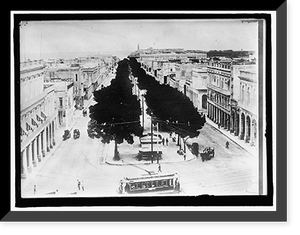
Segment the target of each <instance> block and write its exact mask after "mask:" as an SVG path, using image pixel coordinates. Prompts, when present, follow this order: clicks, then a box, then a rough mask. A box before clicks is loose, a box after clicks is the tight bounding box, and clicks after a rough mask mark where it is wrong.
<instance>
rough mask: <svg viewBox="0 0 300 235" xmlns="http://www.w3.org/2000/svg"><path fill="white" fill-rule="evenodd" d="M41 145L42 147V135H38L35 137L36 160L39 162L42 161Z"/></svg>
mask: <svg viewBox="0 0 300 235" xmlns="http://www.w3.org/2000/svg"><path fill="white" fill-rule="evenodd" d="M41 145H42V133H40V134H39V135H38V136H37V137H36V149H37V158H38V161H39V162H41V161H42V146H41Z"/></svg>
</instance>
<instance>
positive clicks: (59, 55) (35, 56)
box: [20, 48, 254, 62]
mask: <svg viewBox="0 0 300 235" xmlns="http://www.w3.org/2000/svg"><path fill="white" fill-rule="evenodd" d="M145 49H149V48H140V50H145ZM153 49H157V50H163V49H173V48H153ZM181 49H183V50H199V51H204V52H209V51H254V50H244V49H242V50H233V49H223V50H217V49H211V50H208V51H207V50H201V49H185V48H181ZM135 51H137V50H135ZM135 51H100V52H50V53H44V54H39V53H28V54H26V60H40V59H42V60H47V59H74V58H77V57H88V56H97V55H102V56H103V55H111V56H116V57H118V58H119V59H120V60H122V59H124V58H127V57H128V56H129V55H130V54H131V53H132V52H135ZM20 58H21V62H22V61H25V55H22V56H21V57H20Z"/></svg>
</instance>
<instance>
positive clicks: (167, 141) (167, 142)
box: [166, 138, 169, 146]
mask: <svg viewBox="0 0 300 235" xmlns="http://www.w3.org/2000/svg"><path fill="white" fill-rule="evenodd" d="M168 144H169V139H168V138H166V145H167V146H168Z"/></svg>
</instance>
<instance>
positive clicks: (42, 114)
mask: <svg viewBox="0 0 300 235" xmlns="http://www.w3.org/2000/svg"><path fill="white" fill-rule="evenodd" d="M41 116H42V117H43V118H44V120H46V119H47V115H46V114H45V113H44V112H43V111H41Z"/></svg>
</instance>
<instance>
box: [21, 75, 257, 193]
mask: <svg viewBox="0 0 300 235" xmlns="http://www.w3.org/2000/svg"><path fill="white" fill-rule="evenodd" d="M113 77H114V75H113V74H112V73H110V74H109V75H108V76H107V78H106V79H105V80H104V81H103V85H104V86H108V85H109V84H110V80H111V79H112V78H113ZM100 86H101V85H100ZM100 86H99V87H100ZM93 102H94V101H93V99H91V100H90V101H87V102H86V105H91V104H93ZM88 121H89V117H88V115H87V116H86V117H83V116H82V115H81V113H79V114H78V115H77V116H76V118H75V124H74V126H73V129H79V130H80V138H79V139H76V140H75V139H74V138H73V136H72V137H71V138H70V139H68V140H66V141H62V142H60V141H58V142H59V145H58V146H57V148H56V149H55V150H54V152H53V153H52V155H51V156H49V157H48V159H46V162H45V163H44V164H43V166H42V167H41V168H40V169H37V171H36V172H34V173H33V174H34V176H32V177H30V178H29V179H27V180H26V181H22V184H23V185H22V197H53V196H54V197H56V196H59V197H70V196H80V197H82V196H87V197H89V196H93V197H95V196H96V197H97V196H100V197H101V196H116V195H117V193H116V189H117V188H118V186H119V181H120V180H121V179H123V178H124V177H125V176H141V175H144V174H147V171H153V172H157V170H158V168H157V166H158V165H157V163H156V162H154V163H153V164H151V163H149V162H144V163H143V162H138V161H136V160H135V159H133V158H132V156H131V158H126V156H127V155H126V151H127V152H128V151H129V152H130V151H131V152H132V151H133V152H134V153H137V152H138V149H137V148H135V147H136V146H138V141H135V143H134V144H133V145H132V146H131V145H129V144H127V143H123V144H121V145H119V151H120V155H121V161H118V162H114V161H112V160H111V161H110V160H109V158H112V151H111V148H110V146H111V145H112V144H113V143H111V144H110V145H105V144H103V143H102V142H101V141H100V140H99V139H91V138H89V137H88V136H87V131H86V129H87V123H88ZM148 121H149V120H148ZM161 135H162V136H164V137H167V136H168V135H169V134H168V133H161ZM57 138H61V137H60V136H59V137H57ZM136 139H137V138H136ZM226 141H229V148H228V149H227V148H226V147H225V142H226ZM194 142H197V143H198V144H199V150H200V151H201V150H203V148H204V147H207V146H209V147H214V148H215V157H214V158H213V159H211V160H210V161H205V162H202V161H201V158H200V157H199V158H197V157H195V156H194V155H192V154H191V153H189V156H191V157H188V158H187V159H186V161H185V160H183V158H182V156H179V155H178V154H177V153H176V150H177V149H178V146H176V144H175V143H172V142H171V143H170V144H169V146H164V147H163V149H164V151H163V152H164V154H165V155H163V159H162V160H161V161H160V163H161V166H162V172H163V173H174V172H176V173H178V174H179V176H180V181H181V187H182V192H181V193H182V195H201V194H213V195H254V194H257V193H258V159H257V157H255V156H253V155H251V154H250V153H248V152H247V151H246V150H244V149H243V148H242V147H240V146H239V145H237V144H236V143H235V142H233V141H231V140H230V139H229V138H228V137H226V136H225V135H223V134H222V133H221V132H219V131H218V130H216V129H215V128H213V127H212V126H211V125H209V124H208V123H206V124H205V126H204V128H203V129H202V130H201V133H200V135H199V136H198V137H197V138H194V139H189V140H188V143H190V144H192V143H194ZM109 149H110V150H109ZM188 151H189V150H188ZM131 152H130V153H131ZM122 154H123V156H122ZM131 155H132V154H131ZM133 155H134V154H133ZM128 161H129V162H130V164H126V162H128ZM78 180H79V181H80V182H81V185H80V186H83V187H84V191H83V190H82V187H80V190H79V188H78ZM34 185H36V191H35V192H34Z"/></svg>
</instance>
